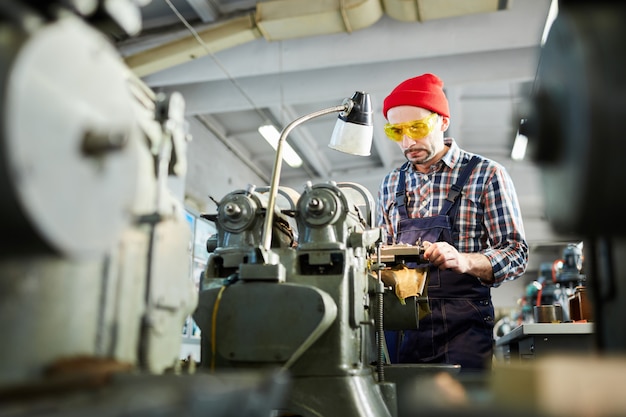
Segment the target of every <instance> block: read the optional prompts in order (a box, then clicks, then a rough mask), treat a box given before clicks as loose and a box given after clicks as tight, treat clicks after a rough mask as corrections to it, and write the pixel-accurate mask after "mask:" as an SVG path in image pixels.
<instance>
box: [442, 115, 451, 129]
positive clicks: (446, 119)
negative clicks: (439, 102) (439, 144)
mask: <svg viewBox="0 0 626 417" xmlns="http://www.w3.org/2000/svg"><path fill="white" fill-rule="evenodd" d="M448 127H450V118H449V117H447V116H441V131H442V132H445V131H446V130H448Z"/></svg>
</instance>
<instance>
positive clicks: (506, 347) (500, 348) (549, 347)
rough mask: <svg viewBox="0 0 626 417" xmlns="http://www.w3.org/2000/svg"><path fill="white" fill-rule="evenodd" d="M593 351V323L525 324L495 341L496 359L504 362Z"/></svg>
mask: <svg viewBox="0 0 626 417" xmlns="http://www.w3.org/2000/svg"><path fill="white" fill-rule="evenodd" d="M594 350H595V338H594V326H593V323H528V324H522V325H520V326H518V327H516V328H515V329H513V330H512V331H511V332H510V333H507V334H506V335H504V336H502V337H501V338H499V339H498V340H496V358H497V359H498V360H500V361H504V362H511V361H516V360H528V359H535V358H537V357H539V356H543V355H547V354H558V353H582V352H593V351H594Z"/></svg>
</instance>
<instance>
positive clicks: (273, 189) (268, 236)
mask: <svg viewBox="0 0 626 417" xmlns="http://www.w3.org/2000/svg"><path fill="white" fill-rule="evenodd" d="M352 105H353V102H352V101H350V100H345V101H344V102H343V103H342V104H341V105H339V106H334V107H329V108H327V109H322V110H318V111H316V112H313V113H310V114H307V115H304V116H302V117H300V118H298V119H296V120H294V121H293V122H291V123H289V124H288V125H287V126H286V127H285V128H284V129H283V131H282V132H281V133H280V137H279V138H278V145H277V146H276V160H275V161H274V170H273V172H272V183H271V185H270V195H269V199H268V201H267V210H266V212H265V223H263V238H262V242H263V248H264V249H265V250H266V251H269V250H270V247H271V245H272V223H273V221H274V205H275V204H276V195H277V194H278V183H279V180H280V171H281V168H282V161H283V143H284V142H285V139H286V138H287V135H289V133H290V132H291V131H292V130H293V129H294V128H296V127H297V126H298V125H300V124H302V123H304V122H306V121H309V120H311V119H314V118H316V117H319V116H324V115H326V114H330V113H339V112H342V111H349V110H350V109H351V108H352Z"/></svg>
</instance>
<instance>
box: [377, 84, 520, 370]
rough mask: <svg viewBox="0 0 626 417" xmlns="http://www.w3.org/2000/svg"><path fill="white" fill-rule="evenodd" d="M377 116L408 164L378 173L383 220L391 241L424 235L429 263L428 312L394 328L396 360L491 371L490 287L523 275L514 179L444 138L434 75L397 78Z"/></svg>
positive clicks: (446, 116) (445, 113) (443, 101)
mask: <svg viewBox="0 0 626 417" xmlns="http://www.w3.org/2000/svg"><path fill="white" fill-rule="evenodd" d="M383 114H384V116H385V118H386V119H387V120H388V122H389V123H387V124H386V125H385V133H386V134H387V136H388V137H389V138H390V139H391V140H393V141H395V142H397V143H398V145H399V146H400V149H401V150H402V152H403V153H404V155H405V157H406V159H407V162H406V163H404V164H403V165H402V166H401V167H399V168H396V169H394V170H393V171H391V172H390V173H389V174H387V176H386V177H385V178H384V179H383V181H382V184H381V187H380V190H379V194H378V221H379V225H381V226H383V227H384V228H385V229H386V231H387V237H388V241H387V243H388V244H399V243H403V244H410V245H415V244H416V243H417V242H418V241H421V242H423V243H424V247H425V252H424V259H425V260H426V261H427V262H428V263H429V265H428V267H429V271H428V275H429V278H428V280H429V281H428V299H429V306H430V310H431V314H429V315H427V316H426V317H424V318H422V319H420V322H419V329H418V330H406V331H403V332H401V333H400V340H399V341H398V342H397V343H398V352H397V361H399V362H405V363H447V364H460V365H461V370H462V371H484V370H487V369H490V368H491V358H492V354H493V326H494V309H493V304H492V302H491V293H490V288H491V287H497V286H499V285H500V284H501V283H502V282H504V281H506V280H512V279H515V278H517V277H519V276H520V275H522V274H523V273H524V271H525V269H526V264H527V261H528V244H527V242H526V240H525V236H524V226H523V223H522V217H521V212H520V207H519V203H518V200H517V195H516V192H515V188H514V185H513V182H512V181H511V178H510V177H509V175H508V173H507V172H506V171H505V169H504V167H502V166H501V165H500V164H498V163H496V162H494V161H491V160H489V159H486V158H484V157H481V156H479V155H475V154H471V153H469V152H466V151H464V150H462V149H460V148H459V146H458V145H457V144H456V142H455V141H454V140H453V139H451V138H444V132H445V131H446V130H447V129H448V126H449V125H450V111H449V108H448V100H447V98H446V96H445V93H444V91H443V81H442V80H441V79H439V78H438V77H437V76H436V75H433V74H423V75H420V76H418V77H415V78H411V79H408V80H406V81H404V82H402V83H400V84H399V85H398V86H397V87H396V88H395V89H394V90H393V91H392V92H391V93H390V94H389V96H387V97H386V98H385V100H384V103H383ZM474 164H475V165H474ZM466 167H467V169H466V171H465V172H464V168H466ZM453 185H454V186H453ZM455 197H458V198H455ZM392 345H393V344H392ZM392 356H394V354H393V353H392Z"/></svg>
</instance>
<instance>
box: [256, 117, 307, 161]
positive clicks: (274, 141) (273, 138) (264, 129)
mask: <svg viewBox="0 0 626 417" xmlns="http://www.w3.org/2000/svg"><path fill="white" fill-rule="evenodd" d="M259 133H260V134H261V136H263V138H264V139H265V140H266V141H267V143H269V144H270V145H271V146H272V148H274V150H276V149H277V148H278V139H279V138H280V133H279V132H278V130H277V129H276V128H275V127H274V125H263V126H259ZM283 159H284V160H285V162H287V164H289V166H290V167H292V168H299V167H301V166H302V158H300V156H299V155H298V153H297V152H296V151H294V150H293V148H292V147H291V146H290V145H289V144H288V143H287V142H285V143H283Z"/></svg>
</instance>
